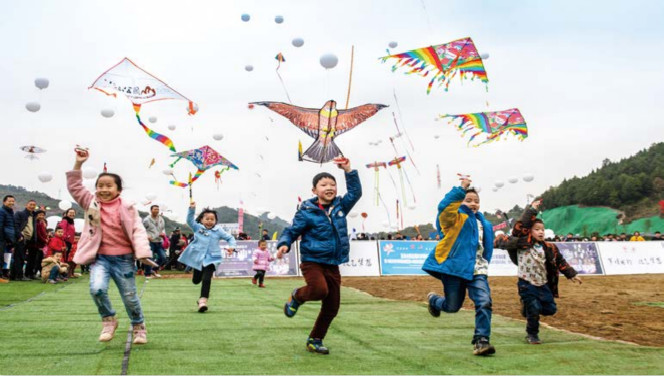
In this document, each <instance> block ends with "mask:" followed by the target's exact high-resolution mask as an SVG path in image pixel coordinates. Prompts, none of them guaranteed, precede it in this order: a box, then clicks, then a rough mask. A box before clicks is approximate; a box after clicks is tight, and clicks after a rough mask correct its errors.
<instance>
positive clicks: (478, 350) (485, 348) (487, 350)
mask: <svg viewBox="0 0 664 376" xmlns="http://www.w3.org/2000/svg"><path fill="white" fill-rule="evenodd" d="M495 352H496V348H495V347H493V346H492V345H491V344H490V343H489V340H488V339H486V338H484V337H482V338H480V339H479V340H478V341H477V342H475V346H474V347H473V354H474V355H491V354H494V353H495Z"/></svg>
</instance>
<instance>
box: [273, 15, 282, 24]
mask: <svg viewBox="0 0 664 376" xmlns="http://www.w3.org/2000/svg"><path fill="white" fill-rule="evenodd" d="M274 22H276V23H278V24H280V23H282V22H284V16H276V17H274Z"/></svg>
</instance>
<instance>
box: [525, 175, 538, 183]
mask: <svg viewBox="0 0 664 376" xmlns="http://www.w3.org/2000/svg"><path fill="white" fill-rule="evenodd" d="M533 180H535V177H534V176H533V175H532V174H526V175H524V176H523V181H525V182H526V183H530V182H531V181H533Z"/></svg>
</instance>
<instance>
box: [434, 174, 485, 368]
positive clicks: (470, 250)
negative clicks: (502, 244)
mask: <svg viewBox="0 0 664 376" xmlns="http://www.w3.org/2000/svg"><path fill="white" fill-rule="evenodd" d="M470 182H471V181H470V179H468V178H467V177H462V178H461V186H457V187H453V188H452V190H451V191H449V192H448V193H447V194H446V195H445V197H444V198H443V200H442V201H441V202H440V203H439V204H438V217H436V228H437V229H438V232H439V233H441V231H442V233H443V234H444V236H443V238H442V239H441V240H440V241H439V242H438V244H437V245H436V247H435V248H434V249H433V250H432V251H431V253H429V256H428V257H427V259H426V260H425V261H424V265H423V266H422V269H423V270H424V271H426V272H427V273H429V274H431V275H432V276H433V277H435V278H438V279H440V280H441V281H442V282H443V291H444V293H445V296H444V297H443V296H439V295H436V294H435V293H433V292H431V293H429V295H428V296H427V299H428V304H429V313H430V314H431V315H432V316H433V317H439V316H440V312H441V311H443V312H447V313H454V312H457V311H459V309H461V306H462V305H463V301H464V299H465V297H466V290H468V296H469V297H470V299H471V300H472V301H473V303H474V304H475V333H474V334H473V340H472V342H471V343H472V344H473V345H474V346H473V354H475V355H491V354H493V353H495V352H496V349H495V348H494V347H493V345H491V343H489V338H490V336H491V290H490V289H489V282H488V281H487V272H488V269H489V262H491V256H492V254H493V227H492V225H491V223H490V222H489V221H487V220H486V219H485V218H484V216H483V215H482V213H480V211H479V210H480V196H479V195H478V194H477V191H475V190H474V189H473V188H469V187H470Z"/></svg>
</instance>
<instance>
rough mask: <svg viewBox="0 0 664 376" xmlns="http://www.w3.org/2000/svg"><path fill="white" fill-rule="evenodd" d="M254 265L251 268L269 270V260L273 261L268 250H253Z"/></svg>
mask: <svg viewBox="0 0 664 376" xmlns="http://www.w3.org/2000/svg"><path fill="white" fill-rule="evenodd" d="M253 259H254V266H253V267H252V269H253V270H265V271H268V270H270V261H274V258H273V257H272V256H271V255H270V251H268V250H267V249H266V250H264V251H262V250H260V249H257V250H255V251H254V257H253Z"/></svg>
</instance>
